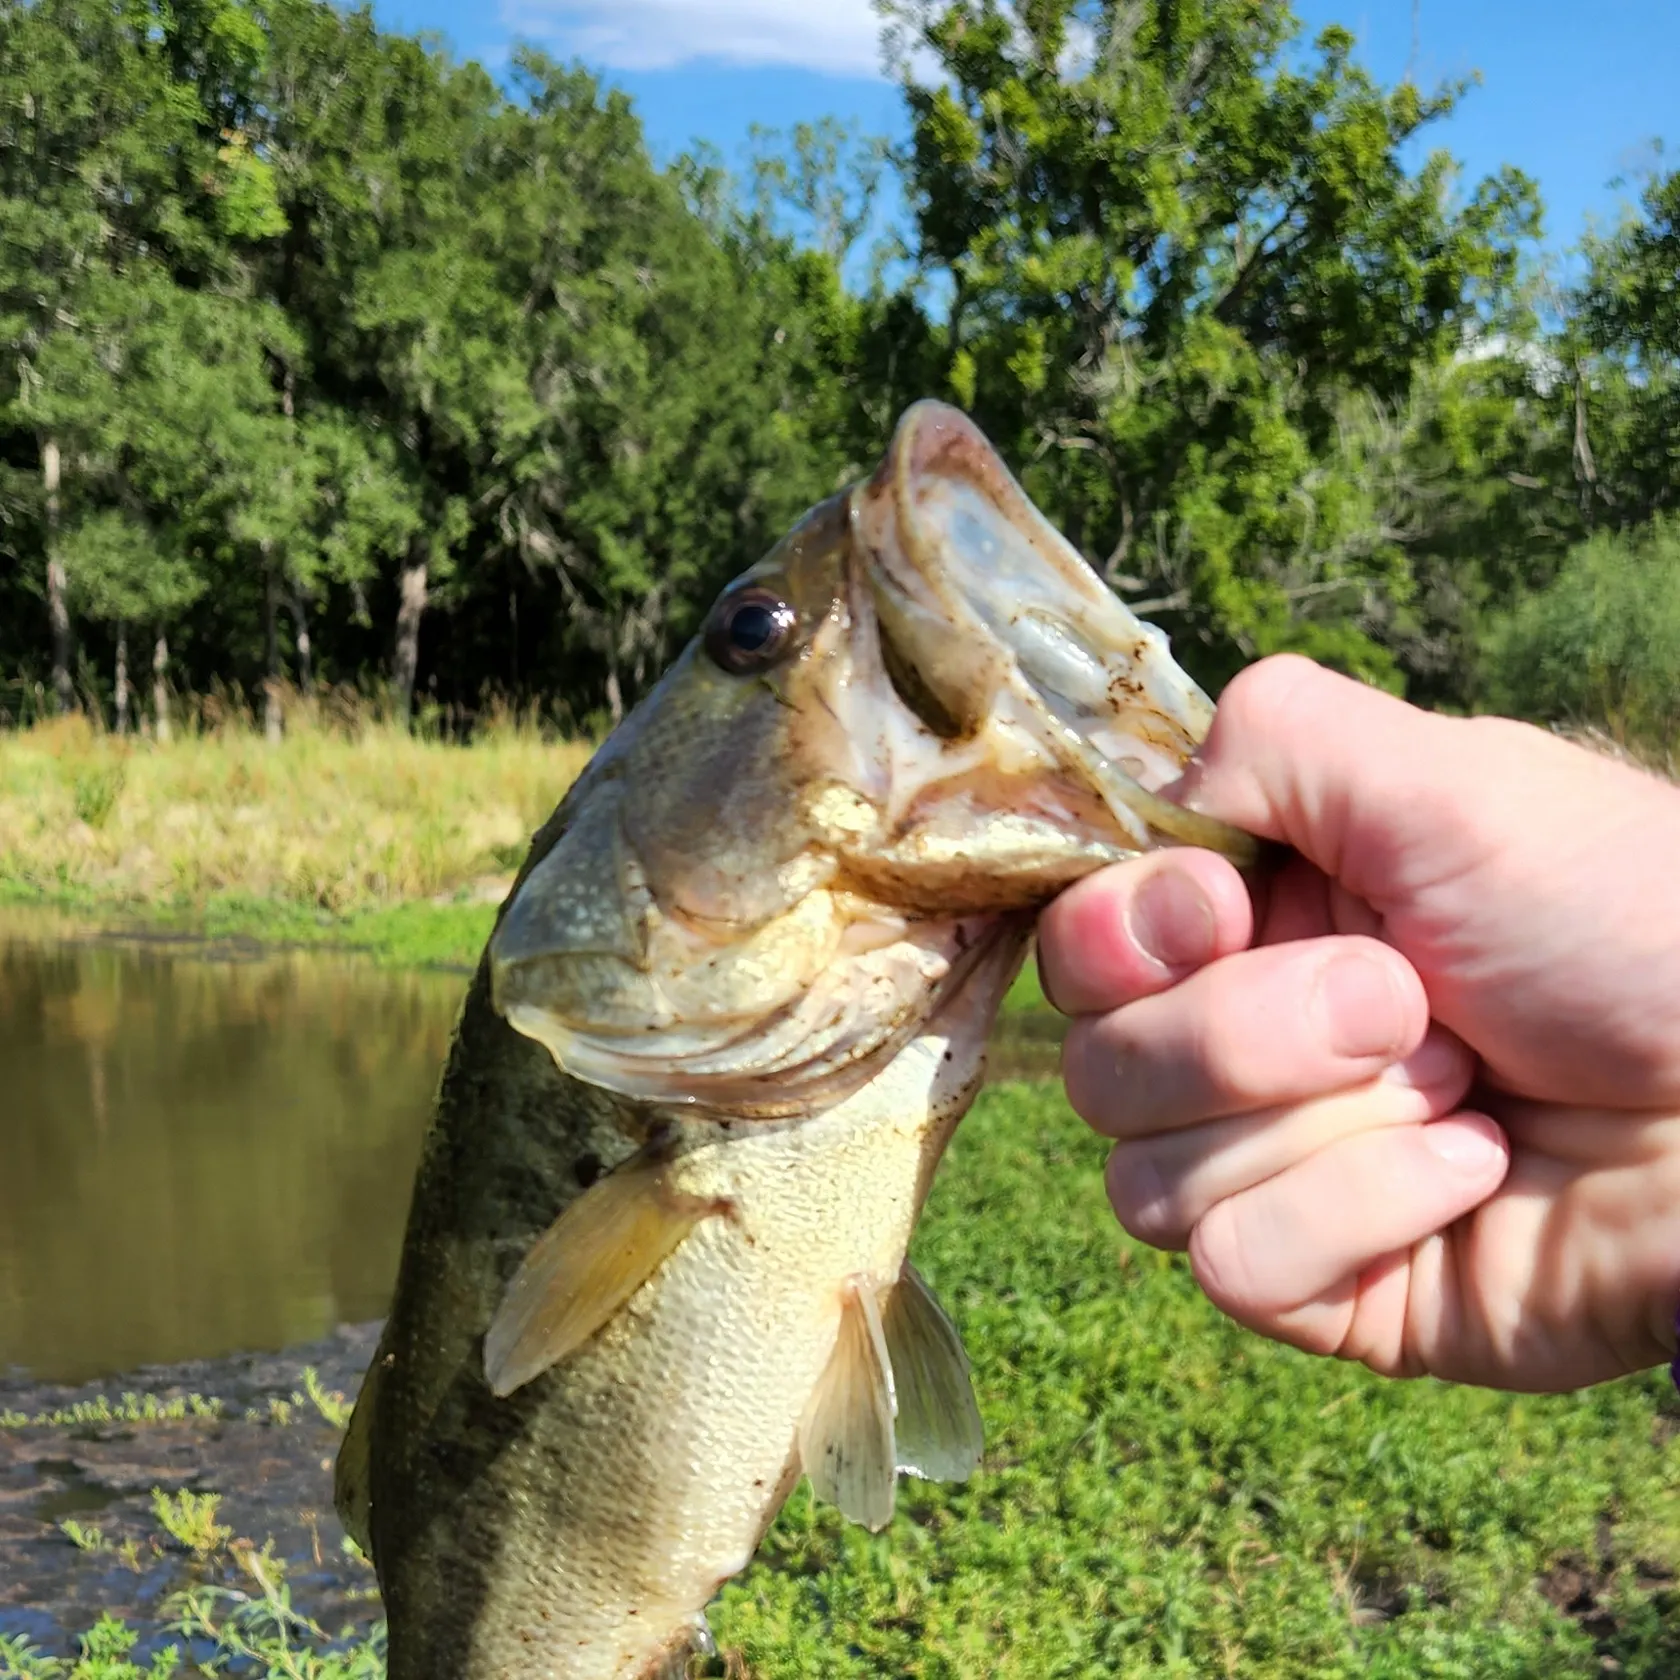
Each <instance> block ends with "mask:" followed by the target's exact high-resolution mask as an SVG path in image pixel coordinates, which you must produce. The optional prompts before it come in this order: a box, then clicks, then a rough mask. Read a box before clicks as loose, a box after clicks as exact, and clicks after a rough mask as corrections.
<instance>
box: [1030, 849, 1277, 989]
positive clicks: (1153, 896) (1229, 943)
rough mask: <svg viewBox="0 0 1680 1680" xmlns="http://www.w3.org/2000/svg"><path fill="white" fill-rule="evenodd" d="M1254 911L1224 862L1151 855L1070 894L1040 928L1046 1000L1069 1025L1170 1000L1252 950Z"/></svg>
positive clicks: (1185, 854)
mask: <svg viewBox="0 0 1680 1680" xmlns="http://www.w3.org/2000/svg"><path fill="white" fill-rule="evenodd" d="M1253 933H1254V911H1253V907H1252V905H1251V904H1250V902H1249V897H1248V888H1247V887H1246V886H1245V885H1244V884H1243V879H1242V877H1241V876H1240V875H1239V874H1238V873H1237V871H1236V869H1235V868H1233V867H1232V865H1231V864H1230V863H1229V862H1227V861H1226V860H1225V859H1224V858H1222V857H1219V856H1217V855H1216V854H1215V853H1213V852H1204V851H1197V850H1194V849H1191V848H1188V847H1186V848H1183V849H1174V850H1171V851H1163V852H1150V853H1148V854H1146V855H1145V856H1143V857H1138V858H1132V859H1131V860H1129V861H1128V862H1126V863H1118V864H1115V865H1113V866H1112V867H1111V868H1108V869H1104V870H1102V871H1101V872H1100V873H1098V874H1096V875H1091V876H1088V877H1087V878H1086V879H1085V880H1083V881H1079V882H1076V883H1075V884H1074V885H1073V886H1071V887H1069V888H1068V889H1067V891H1066V892H1064V893H1063V894H1062V895H1061V896H1060V897H1059V898H1057V899H1056V900H1055V901H1054V902H1053V903H1052V904H1051V905H1050V907H1049V908H1048V909H1047V910H1046V911H1045V912H1044V914H1043V915H1042V916H1041V917H1040V918H1039V922H1038V972H1039V978H1040V981H1041V982H1042V984H1043V987H1044V995H1045V997H1047V998H1048V999H1049V1000H1050V1002H1051V1003H1052V1004H1053V1005H1054V1006H1055V1007H1056V1008H1057V1009H1059V1010H1061V1011H1062V1013H1063V1014H1065V1015H1096V1014H1102V1013H1104V1012H1106V1011H1108V1010H1110V1009H1118V1008H1119V1007H1120V1006H1121V1005H1122V1004H1125V1003H1131V1002H1133V1001H1134V1000H1135V999H1137V998H1142V997H1151V996H1153V995H1154V994H1155V993H1156V992H1161V991H1165V990H1166V988H1167V987H1168V986H1171V985H1174V984H1176V983H1177V982H1178V981H1180V980H1182V979H1184V978H1185V976H1186V975H1189V974H1193V973H1194V972H1195V971H1196V970H1197V969H1199V968H1201V967H1203V966H1204V965H1205V964H1207V963H1210V962H1212V961H1213V960H1214V959H1215V958H1216V957H1222V956H1228V955H1229V954H1230V953H1231V952H1233V951H1240V950H1242V949H1243V948H1244V947H1245V946H1247V944H1248V942H1249V940H1250V938H1251V937H1252V936H1253Z"/></svg>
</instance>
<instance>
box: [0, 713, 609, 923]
mask: <svg viewBox="0 0 1680 1680" xmlns="http://www.w3.org/2000/svg"><path fill="white" fill-rule="evenodd" d="M590 750H591V749H590V747H589V746H588V745H587V744H585V743H579V742H567V741H560V740H556V739H553V738H552V737H550V736H545V734H544V733H543V732H542V731H541V730H540V729H538V728H537V727H536V726H535V725H534V723H533V722H532V720H530V719H529V718H524V719H521V718H516V717H506V716H505V717H502V718H499V719H496V720H494V721H492V722H491V723H490V724H489V726H487V727H484V728H481V729H480V731H479V733H478V735H477V737H476V739H475V741H474V744H473V745H472V746H470V747H462V746H455V745H449V744H445V743H443V742H440V741H435V740H426V739H421V738H416V737H415V736H413V735H410V734H408V733H407V732H405V731H403V730H402V729H400V728H398V727H396V726H395V725H393V724H391V723H389V722H385V721H381V720H380V719H379V718H377V717H376V716H372V715H367V716H358V715H356V714H354V713H353V712H347V711H346V710H345V709H344V708H343V707H342V706H338V707H334V708H333V709H332V710H331V711H329V710H328V709H326V708H325V707H313V706H310V705H307V704H303V703H299V702H296V701H295V700H294V701H293V703H292V704H291V705H290V706H289V707H288V709H287V728H286V735H285V739H284V740H283V741H282V742H281V743H280V744H279V745H278V746H273V745H270V744H269V743H268V742H266V741H265V740H264V739H263V737H262V735H261V733H260V732H259V731H257V730H256V729H254V728H253V727H252V723H251V720H250V718H249V716H248V715H246V714H245V713H243V711H240V710H232V711H228V712H226V713H224V715H223V716H222V717H221V718H220V720H219V721H218V722H217V723H216V724H215V726H214V727H202V726H201V727H198V728H195V729H194V730H193V732H191V733H189V734H186V735H184V736H179V737H177V738H176V739H175V740H174V741H172V742H170V743H169V744H168V745H159V744H157V743H155V742H152V741H148V740H136V739H133V738H132V737H127V738H118V737H116V736H112V735H108V734H105V733H102V732H100V731H99V730H97V729H95V728H94V727H92V726H91V725H90V724H89V723H88V722H87V720H86V719H85V718H82V717H69V718H62V719H57V720H54V721H52V722H50V723H43V724H39V725H37V726H35V727H34V728H31V729H28V730H24V731H21V732H18V733H15V734H7V735H0V882H3V881H11V882H14V883H17V884H19V885H22V886H25V887H27V888H31V889H38V890H41V891H45V892H59V893H62V892H67V891H69V892H81V893H88V894H95V895H98V896H99V897H101V898H107V899H111V900H127V901H131V902H148V901H149V902H160V901H172V902H175V903H181V902H188V903H203V902H204V901H205V900H207V899H209V898H212V897H214V896H217V895H222V894H238V895H241V896H248V897H252V898H261V899H268V900H272V901H274V902H275V903H277V904H289V905H296V906H300V907H308V908H314V909H322V910H329V911H333V912H336V913H340V914H343V913H348V912H353V911H358V910H365V909H371V908H376V907H381V906H386V905H391V904H400V903H409V902H413V901H415V900H421V899H435V898H440V897H450V896H454V895H457V894H461V893H471V892H473V891H474V890H475V888H476V887H478V886H480V885H482V887H483V890H484V891H485V892H486V893H488V892H489V891H490V890H491V889H492V887H493V886H494V884H496V883H498V882H502V883H505V881H506V879H507V877H508V876H509V875H511V873H512V872H513V870H514V869H515V867H516V866H517V865H518V863H519V860H520V858H521V857H522V856H523V854H524V850H525V846H526V844H527V842H528V840H529V838H530V835H531V832H532V830H533V829H535V828H536V827H537V826H538V825H539V824H540V823H541V822H542V821H543V819H544V818H546V817H547V816H548V814H549V812H550V811H552V810H553V809H554V806H555V803H556V802H557V801H558V799H559V798H560V796H561V794H562V793H564V792H565V790H566V788H567V786H568V785H569V784H570V782H571V781H572V778H573V777H574V776H576V774H577V772H578V771H579V769H581V768H582V766H583V764H584V762H585V761H586V760H587V758H588V756H589V753H590Z"/></svg>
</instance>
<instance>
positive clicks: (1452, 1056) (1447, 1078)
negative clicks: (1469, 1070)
mask: <svg viewBox="0 0 1680 1680" xmlns="http://www.w3.org/2000/svg"><path fill="white" fill-rule="evenodd" d="M1467 1054H1468V1052H1466V1050H1465V1049H1464V1046H1463V1045H1461V1044H1460V1043H1459V1041H1458V1040H1457V1039H1456V1038H1454V1037H1452V1035H1451V1034H1450V1033H1447V1032H1445V1031H1443V1030H1441V1029H1439V1028H1436V1027H1431V1028H1430V1029H1429V1033H1428V1036H1427V1037H1425V1039H1424V1041H1423V1043H1422V1044H1420V1045H1419V1046H1418V1047H1417V1049H1415V1050H1414V1051H1413V1052H1412V1053H1411V1055H1409V1056H1408V1057H1407V1058H1406V1059H1405V1061H1403V1062H1395V1063H1394V1064H1393V1065H1392V1066H1390V1067H1386V1068H1384V1069H1383V1075H1382V1077H1383V1083H1384V1084H1387V1085H1403V1086H1405V1087H1406V1089H1407V1090H1410V1091H1434V1090H1439V1089H1440V1088H1441V1087H1443V1086H1446V1085H1452V1084H1456V1083H1457V1082H1458V1081H1459V1080H1460V1079H1462V1078H1463V1077H1464V1076H1465V1059H1466V1056H1467Z"/></svg>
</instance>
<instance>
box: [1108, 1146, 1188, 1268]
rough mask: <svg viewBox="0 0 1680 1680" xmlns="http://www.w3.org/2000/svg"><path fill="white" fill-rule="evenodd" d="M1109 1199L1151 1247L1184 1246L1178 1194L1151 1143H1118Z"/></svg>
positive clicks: (1110, 1162) (1110, 1168) (1133, 1233)
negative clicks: (1165, 1176) (1166, 1177)
mask: <svg viewBox="0 0 1680 1680" xmlns="http://www.w3.org/2000/svg"><path fill="white" fill-rule="evenodd" d="M1108 1199H1109V1202H1110V1204H1111V1205H1112V1207H1113V1209H1114V1215H1115V1217H1116V1218H1117V1219H1118V1220H1119V1221H1120V1223H1121V1225H1122V1226H1123V1227H1124V1228H1125V1230H1126V1231H1127V1232H1128V1234H1130V1235H1131V1236H1134V1237H1136V1238H1137V1240H1138V1241H1139V1242H1142V1243H1148V1244H1149V1246H1150V1247H1151V1248H1167V1249H1176V1248H1183V1246H1184V1243H1185V1238H1186V1231H1185V1222H1184V1220H1183V1219H1182V1218H1181V1216H1180V1214H1179V1209H1178V1205H1177V1198H1176V1197H1175V1196H1174V1195H1173V1194H1172V1192H1171V1191H1170V1190H1169V1188H1168V1186H1167V1183H1166V1181H1165V1179H1164V1178H1163V1177H1162V1174H1161V1169H1160V1164H1159V1163H1158V1161H1157V1160H1156V1158H1155V1154H1154V1152H1153V1150H1151V1149H1150V1148H1149V1146H1148V1145H1147V1144H1125V1143H1122V1144H1118V1145H1116V1146H1115V1149H1114V1151H1113V1153H1112V1154H1111V1155H1110V1156H1109V1158H1108Z"/></svg>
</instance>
